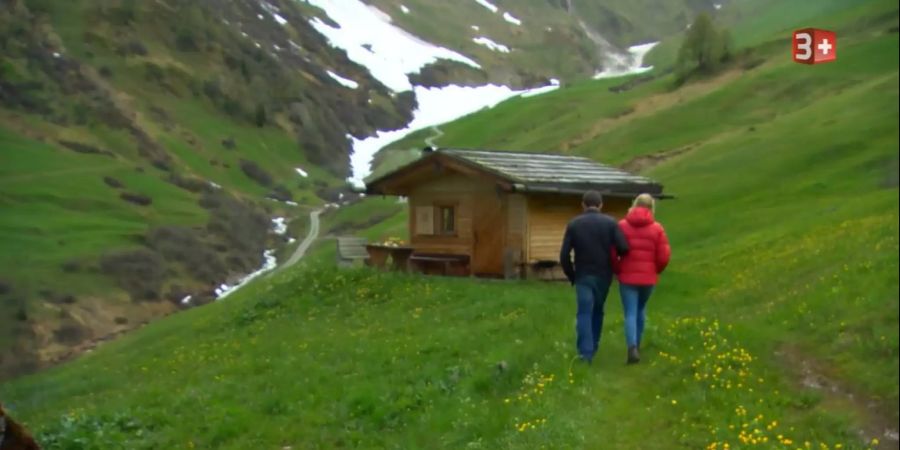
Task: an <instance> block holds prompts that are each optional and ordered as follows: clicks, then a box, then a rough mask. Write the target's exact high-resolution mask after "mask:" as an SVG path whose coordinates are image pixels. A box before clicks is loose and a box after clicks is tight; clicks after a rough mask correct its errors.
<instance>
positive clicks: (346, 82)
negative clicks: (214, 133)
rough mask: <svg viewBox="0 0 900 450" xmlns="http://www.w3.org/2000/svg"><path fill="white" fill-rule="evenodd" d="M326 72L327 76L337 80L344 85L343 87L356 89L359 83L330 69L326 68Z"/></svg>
mask: <svg viewBox="0 0 900 450" xmlns="http://www.w3.org/2000/svg"><path fill="white" fill-rule="evenodd" d="M326 72H328V76H329V77H331V78H332V79H333V80H334V81H337V82H338V83H339V84H340V85H341V86H344V87H346V88H350V89H356V88H358V87H359V83H357V82H355V81H353V80H351V79H349V78H344V77H342V76H340V75H338V74H336V73H334V72H332V71H330V70H328V71H326Z"/></svg>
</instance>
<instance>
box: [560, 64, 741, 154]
mask: <svg viewBox="0 0 900 450" xmlns="http://www.w3.org/2000/svg"><path fill="white" fill-rule="evenodd" d="M743 73H744V71H743V70H731V71H728V72H725V73H723V74H722V75H719V76H718V77H715V78H711V79H708V80H703V81H697V82H692V83H690V84H687V85H685V86H683V87H681V88H679V89H677V90H674V91H670V92H662V93H659V94H655V95H651V96H648V97H644V98H641V99H639V100H637V101H636V102H635V103H633V104H631V109H630V110H628V111H627V112H626V113H625V114H620V115H618V116H616V117H603V118H601V119H598V120H597V121H596V122H594V124H593V125H592V126H591V127H590V128H589V129H588V130H587V131H585V132H583V133H581V134H580V135H578V136H576V137H574V138H572V139H570V140H568V141H566V142H563V143H562V144H560V147H559V150H560V151H561V152H563V153H567V152H569V150H570V149H573V148H577V147H579V146H581V145H583V144H585V143H588V142H590V141H592V140H594V139H596V138H597V137H598V136H600V135H601V134H603V133H605V132H607V131H609V130H612V129H613V128H616V127H619V126H621V125H623V124H625V123H628V122H630V121H632V120H635V119H640V118H642V117H646V116H650V115H652V114H655V113H657V112H659V111H660V110H663V109H667V108H671V107H672V106H674V105H676V104H678V103H681V102H684V101H685V100H690V99H692V98H696V97H698V96H699V95H700V94H703V93H706V92H709V91H712V90H714V89H716V88H718V87H721V86H723V85H725V84H728V83H731V82H733V81H734V80H736V79H738V78H740V77H741V76H742V75H743Z"/></svg>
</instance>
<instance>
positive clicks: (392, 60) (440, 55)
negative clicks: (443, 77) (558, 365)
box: [308, 0, 481, 92]
mask: <svg viewBox="0 0 900 450" xmlns="http://www.w3.org/2000/svg"><path fill="white" fill-rule="evenodd" d="M308 3H309V4H311V5H313V6H317V7H319V8H321V9H322V10H324V11H325V13H326V14H328V17H330V18H331V20H333V21H335V22H336V23H337V24H338V27H337V28H335V27H332V26H330V25H328V24H326V23H325V22H323V21H322V20H320V19H319V18H314V19H312V20H311V21H310V24H311V25H312V26H313V28H315V29H316V31H318V32H319V33H321V34H322V35H323V36H325V37H326V38H327V39H328V41H329V42H330V43H331V45H333V46H335V47H338V48H341V49H343V50H344V51H346V52H347V56H348V57H349V58H350V59H351V60H352V61H354V62H356V63H357V64H360V65H362V66H365V67H366V68H367V69H369V72H371V73H372V76H373V77H375V78H376V79H377V80H378V81H380V82H381V83H382V84H384V85H385V86H387V87H388V88H390V89H391V90H393V91H395V92H402V91H408V90H411V89H412V84H411V83H410V82H409V78H407V74H409V73H416V72H418V71H419V70H421V69H422V67H424V66H425V65H426V64H429V63H432V62H435V61H437V60H438V59H447V60H452V61H457V62H460V63H463V64H467V65H469V66H472V67H475V68H480V67H481V66H480V65H479V64H478V63H477V62H475V61H473V60H472V59H470V58H468V57H466V56H463V55H461V54H459V53H457V52H454V51H452V50H448V49H446V48H443V47H438V46H436V45H432V44H429V43H427V42H425V41H423V40H421V39H419V38H417V37H415V36H413V35H411V34H409V33H407V32H406V31H404V30H402V29H400V28H398V27H396V26H394V25H393V24H391V18H390V16H388V15H387V14H385V13H384V12H382V11H380V10H378V9H376V8H374V7H371V6H368V5H366V4H364V3H362V2H361V1H359V0H343V1H340V2H338V1H333V0H308Z"/></svg>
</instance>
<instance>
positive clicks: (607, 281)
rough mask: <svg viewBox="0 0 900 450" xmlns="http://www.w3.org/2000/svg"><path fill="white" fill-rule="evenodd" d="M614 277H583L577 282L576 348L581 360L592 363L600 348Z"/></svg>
mask: <svg viewBox="0 0 900 450" xmlns="http://www.w3.org/2000/svg"><path fill="white" fill-rule="evenodd" d="M611 284H612V276H607V277H598V276H595V275H582V276H580V277H578V278H577V279H576V280H575V296H576V298H577V300H578V312H577V314H576V320H575V335H576V336H577V337H576V346H577V348H578V353H579V354H580V356H581V358H582V359H584V360H586V361H588V362H590V361H591V360H593V359H594V354H595V353H597V348H598V347H599V346H600V333H601V332H602V331H603V307H604V305H605V304H606V296H607V294H609V286H610V285H611Z"/></svg>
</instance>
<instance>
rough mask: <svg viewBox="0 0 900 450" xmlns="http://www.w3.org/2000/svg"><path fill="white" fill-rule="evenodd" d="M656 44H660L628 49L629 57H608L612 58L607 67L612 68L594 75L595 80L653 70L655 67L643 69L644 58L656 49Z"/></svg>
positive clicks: (653, 43)
mask: <svg viewBox="0 0 900 450" xmlns="http://www.w3.org/2000/svg"><path fill="white" fill-rule="evenodd" d="M656 44H659V42H651V43H649V44H641V45H635V46H632V47H628V54H627V55H607V56H608V57H609V58H610V61H608V62H607V65H608V66H610V67H607V68H605V69H603V70H602V71H600V72H597V73H596V74H595V75H594V79H601V78H614V77H621V76H624V75H634V74H638V73H644V72H647V71H649V70H652V69H653V66H647V67H643V64H644V57H645V56H647V53H649V52H650V50H652V49H653V47H656Z"/></svg>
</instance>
